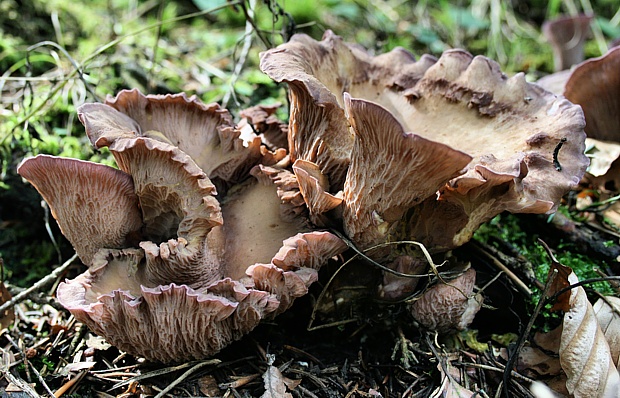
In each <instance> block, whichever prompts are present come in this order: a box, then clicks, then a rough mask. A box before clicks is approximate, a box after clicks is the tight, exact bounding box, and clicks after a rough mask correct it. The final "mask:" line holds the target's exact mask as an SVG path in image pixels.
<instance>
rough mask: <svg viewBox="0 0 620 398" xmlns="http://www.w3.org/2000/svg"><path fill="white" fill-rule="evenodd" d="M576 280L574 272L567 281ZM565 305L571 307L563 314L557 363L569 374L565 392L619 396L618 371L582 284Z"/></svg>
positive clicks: (591, 397)
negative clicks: (558, 361) (558, 360)
mask: <svg viewBox="0 0 620 398" xmlns="http://www.w3.org/2000/svg"><path fill="white" fill-rule="evenodd" d="M558 278H559V276H558ZM556 279H557V278H556ZM578 281H579V280H578V279H577V276H576V275H575V274H574V273H571V274H570V275H569V276H568V278H567V280H566V282H567V283H569V284H571V285H572V284H575V283H577V282H578ZM551 293H552V294H553V293H555V292H551ZM567 304H568V305H569V307H570V308H569V309H568V311H566V312H565V314H564V320H563V330H562V337H561V341H560V364H561V365H562V369H563V370H564V372H565V373H566V376H567V377H568V380H567V381H566V387H567V389H568V391H569V392H570V393H571V394H572V395H574V396H575V398H580V397H587V398H594V397H597V398H598V397H601V398H612V397H620V374H618V370H617V369H616V367H615V366H614V363H613V360H612V358H611V352H610V350H609V345H608V344H607V341H606V340H605V335H604V334H603V332H602V331H601V328H600V327H599V324H598V321H597V319H596V315H595V314H594V310H593V309H592V305H591V304H590V302H589V301H588V297H587V295H586V292H585V290H584V289H583V288H582V287H581V286H579V287H576V288H573V289H571V290H570V298H569V301H568V303H567Z"/></svg>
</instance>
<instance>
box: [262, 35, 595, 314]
mask: <svg viewBox="0 0 620 398" xmlns="http://www.w3.org/2000/svg"><path fill="white" fill-rule="evenodd" d="M260 66H261V69H262V70H263V71H264V72H265V73H267V74H268V75H269V76H270V77H271V78H272V79H274V80H275V81H277V82H284V83H287V84H288V87H289V97H290V104H291V109H290V119H289V136H288V137H289V148H290V157H291V161H292V162H294V163H293V171H294V173H295V175H296V177H297V180H298V185H299V190H300V192H301V194H302V196H303V198H304V200H305V202H306V205H307V206H308V209H309V213H310V218H311V220H312V221H313V222H314V223H316V224H317V225H325V226H329V227H331V228H335V229H338V230H341V231H343V232H344V235H345V236H346V237H347V239H349V240H350V241H351V243H352V244H353V245H355V246H356V247H357V248H358V249H359V250H365V251H366V254H367V255H368V256H369V257H370V258H372V259H373V260H375V261H379V262H383V263H384V264H387V265H388V266H389V267H391V268H393V269H394V268H396V269H398V268H402V269H408V270H412V269H415V270H417V271H416V272H418V271H419V268H420V267H418V266H417V264H419V261H420V260H424V259H422V256H421V255H420V254H417V253H411V250H409V249H408V248H406V247H404V246H406V245H397V244H390V245H386V243H394V242H403V241H411V240H413V241H417V242H419V243H422V244H423V245H424V246H426V247H427V248H428V250H429V251H430V252H431V253H435V254H439V255H443V253H446V252H447V251H449V250H451V249H453V248H456V247H458V246H460V245H462V244H464V243H465V242H467V241H468V240H469V239H470V238H471V237H472V235H473V233H474V232H475V231H476V229H477V228H478V227H479V226H480V225H481V224H482V223H484V222H486V221H488V220H490V219H491V218H492V217H494V216H495V215H497V214H499V213H501V212H503V211H511V212H516V213H551V212H554V211H555V210H556V209H557V207H558V205H559V202H560V199H561V197H562V195H564V194H565V193H566V192H567V191H568V190H569V189H571V188H573V187H574V186H576V185H577V184H578V183H579V180H580V178H581V177H582V176H583V173H584V171H585V168H586V166H587V164H588V160H587V158H586V157H585V156H584V154H583V151H584V139H585V134H584V132H583V127H584V117H583V113H582V112H581V109H580V108H579V107H578V106H575V105H573V104H571V103H570V102H569V101H567V100H565V99H563V98H557V97H556V96H555V95H553V94H551V93H549V92H547V91H545V90H543V89H541V88H540V87H538V86H536V85H534V84H529V83H527V82H526V81H525V78H524V75H523V74H517V75H515V76H513V77H511V78H508V77H507V76H506V75H504V74H503V73H502V72H501V70H500V68H499V66H498V64H497V63H495V62H493V61H491V60H490V59H488V58H485V57H482V56H477V57H473V56H472V55H470V54H469V53H467V52H466V51H463V50H450V51H446V52H444V53H443V54H442V56H441V57H440V58H439V59H436V58H434V57H431V56H428V55H424V56H422V57H421V58H420V59H419V60H416V59H415V57H414V56H413V55H411V54H410V53H409V52H407V51H405V50H403V49H401V48H397V49H394V50H392V51H390V52H388V53H385V54H381V55H377V56H372V55H370V54H369V53H368V52H366V51H365V50H364V49H362V48H360V47H359V46H356V45H351V44H346V43H344V42H343V40H342V39H341V38H340V37H338V36H336V35H335V34H333V33H332V32H330V31H327V32H326V33H325V35H324V36H323V40H322V41H315V40H313V39H311V38H309V37H308V36H306V35H295V36H294V37H293V38H292V39H291V41H290V42H288V43H285V44H282V45H280V46H278V47H277V48H275V49H271V50H268V51H266V52H264V53H262V54H261V64H260ZM371 249H372V250H371ZM390 285H391V286H390ZM414 285H415V279H410V282H403V281H402V278H397V277H386V278H384V284H383V285H382V286H379V290H378V291H379V294H380V295H381V296H383V297H389V298H390V299H397V298H402V297H403V296H407V295H408V294H409V293H410V292H411V291H412V288H413V286H414ZM399 295H401V296H400V297H398V296H399ZM468 319H471V318H468Z"/></svg>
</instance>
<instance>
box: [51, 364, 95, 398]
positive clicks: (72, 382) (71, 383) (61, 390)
mask: <svg viewBox="0 0 620 398" xmlns="http://www.w3.org/2000/svg"><path fill="white" fill-rule="evenodd" d="M86 373H88V370H82V371H81V372H80V373H78V374H77V375H76V376H75V377H74V378H72V379H69V381H68V382H66V383H65V384H63V385H62V386H61V387H60V388H59V389H58V390H56V392H55V393H54V397H55V398H58V397H61V396H63V395H64V393H66V392H67V391H69V389H70V388H71V387H73V386H74V385H75V384H76V383H77V382H78V381H80V380H82V378H83V377H84V376H85V375H86Z"/></svg>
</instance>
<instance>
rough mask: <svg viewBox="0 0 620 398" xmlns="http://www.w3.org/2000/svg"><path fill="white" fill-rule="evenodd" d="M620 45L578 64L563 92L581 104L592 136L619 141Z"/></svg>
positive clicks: (603, 139)
mask: <svg viewBox="0 0 620 398" xmlns="http://www.w3.org/2000/svg"><path fill="white" fill-rule="evenodd" d="M619 70H620V47H614V48H612V49H610V50H609V51H608V52H607V53H606V54H604V55H603V56H601V57H598V58H592V59H589V60H587V61H585V62H583V63H581V64H580V65H579V66H577V67H576V68H575V69H574V70H573V71H572V73H571V75H570V78H569V79H568V81H567V82H566V87H565V88H564V96H565V97H566V98H567V99H568V100H569V101H571V102H573V103H575V104H579V105H581V107H582V108H583V113H584V114H585V118H586V127H585V131H586V134H587V135H588V137H589V138H594V139H597V140H602V141H615V142H618V141H620V73H619V72H618V71H619Z"/></svg>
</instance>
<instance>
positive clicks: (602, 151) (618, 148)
mask: <svg viewBox="0 0 620 398" xmlns="http://www.w3.org/2000/svg"><path fill="white" fill-rule="evenodd" d="M586 155H588V158H590V166H589V167H588V173H590V174H591V175H593V176H595V177H600V176H602V175H605V174H606V173H607V172H608V171H609V169H610V168H611V165H612V163H613V162H614V161H615V160H616V159H618V157H620V144H618V143H616V142H609V141H599V140H595V139H594V138H586Z"/></svg>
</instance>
